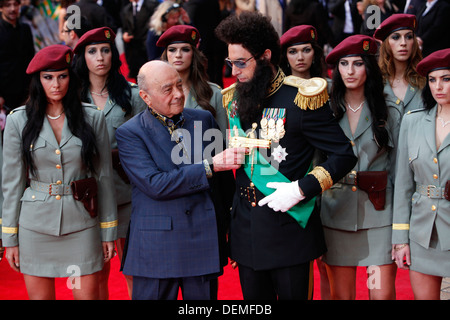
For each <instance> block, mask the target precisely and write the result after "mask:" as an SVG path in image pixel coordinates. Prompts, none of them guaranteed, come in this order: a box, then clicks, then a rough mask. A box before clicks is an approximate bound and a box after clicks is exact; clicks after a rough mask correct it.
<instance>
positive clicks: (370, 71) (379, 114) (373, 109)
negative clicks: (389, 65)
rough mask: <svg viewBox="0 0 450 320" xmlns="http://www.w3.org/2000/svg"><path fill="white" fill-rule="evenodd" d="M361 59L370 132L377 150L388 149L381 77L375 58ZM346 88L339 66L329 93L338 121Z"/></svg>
mask: <svg viewBox="0 0 450 320" xmlns="http://www.w3.org/2000/svg"><path fill="white" fill-rule="evenodd" d="M361 59H362V60H363V61H364V65H365V68H366V75H367V79H366V82H365V83H364V96H365V97H366V101H367V105H368V106H369V110H370V113H371V115H372V118H373V122H372V130H373V132H374V136H375V140H376V143H377V144H378V147H379V150H381V149H383V148H385V149H388V148H389V147H388V143H389V134H388V131H387V129H386V124H387V119H388V107H387V105H386V101H385V99H384V93H383V90H384V85H383V76H382V75H381V71H380V68H379V66H378V62H377V60H376V58H375V56H372V55H362V56H361ZM345 91H346V87H345V84H344V81H343V80H342V77H341V74H340V73H339V64H336V67H335V69H334V72H333V86H332V89H331V93H330V101H331V104H330V105H331V108H332V110H333V112H334V114H335V116H336V118H337V119H338V120H339V119H341V118H342V117H343V116H344V113H345V106H344V105H342V102H343V101H344V99H345Z"/></svg>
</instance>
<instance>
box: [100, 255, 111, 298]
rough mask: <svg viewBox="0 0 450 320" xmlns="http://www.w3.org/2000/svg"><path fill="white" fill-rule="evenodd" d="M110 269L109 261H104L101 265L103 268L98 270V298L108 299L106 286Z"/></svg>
mask: <svg viewBox="0 0 450 320" xmlns="http://www.w3.org/2000/svg"><path fill="white" fill-rule="evenodd" d="M110 269H111V263H110V261H108V262H105V264H104V265H103V269H102V270H101V271H99V276H98V277H99V280H98V281H99V283H98V285H99V299H100V300H108V299H109V287H108V281H109V273H110Z"/></svg>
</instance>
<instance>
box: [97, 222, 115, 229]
mask: <svg viewBox="0 0 450 320" xmlns="http://www.w3.org/2000/svg"><path fill="white" fill-rule="evenodd" d="M118 225H119V221H118V220H114V221H110V222H100V228H101V229H108V228H114V227H117V226H118Z"/></svg>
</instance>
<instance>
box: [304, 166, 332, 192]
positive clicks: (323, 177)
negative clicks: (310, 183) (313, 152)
mask: <svg viewBox="0 0 450 320" xmlns="http://www.w3.org/2000/svg"><path fill="white" fill-rule="evenodd" d="M309 174H312V175H313V176H314V177H315V178H316V179H317V181H319V184H320V187H321V188H322V192H324V191H325V190H327V189H329V188H330V187H331V186H332V185H333V179H332V178H331V175H330V173H329V172H328V171H327V170H325V168H324V167H321V166H317V167H315V168H314V169H313V170H312V171H311V172H310V173H309Z"/></svg>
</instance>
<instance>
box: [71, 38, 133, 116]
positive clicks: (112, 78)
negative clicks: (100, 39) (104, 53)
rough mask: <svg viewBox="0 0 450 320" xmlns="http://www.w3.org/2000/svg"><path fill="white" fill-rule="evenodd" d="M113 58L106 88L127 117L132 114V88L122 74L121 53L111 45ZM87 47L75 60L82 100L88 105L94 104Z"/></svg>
mask: <svg viewBox="0 0 450 320" xmlns="http://www.w3.org/2000/svg"><path fill="white" fill-rule="evenodd" d="M110 47H111V52H112V57H111V69H110V71H109V74H108V79H107V80H106V88H107V89H108V93H109V97H110V99H111V100H112V101H114V102H115V103H116V104H118V105H119V106H120V107H122V109H123V110H125V116H126V115H128V114H130V113H131V111H132V106H131V102H130V98H131V87H130V84H129V83H128V81H127V80H126V79H125V77H124V76H123V75H122V73H121V72H120V67H121V66H122V62H121V61H120V55H119V51H118V50H117V47H116V46H115V45H114V44H112V43H110ZM85 50H86V46H85V47H84V48H83V49H82V50H81V53H80V54H77V55H76V56H75V58H74V70H75V72H76V74H77V75H78V77H79V78H80V80H81V99H82V101H84V102H87V103H94V101H91V100H90V99H89V98H88V93H89V85H90V83H89V69H88V67H87V64H86V58H85V56H84V52H85Z"/></svg>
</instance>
